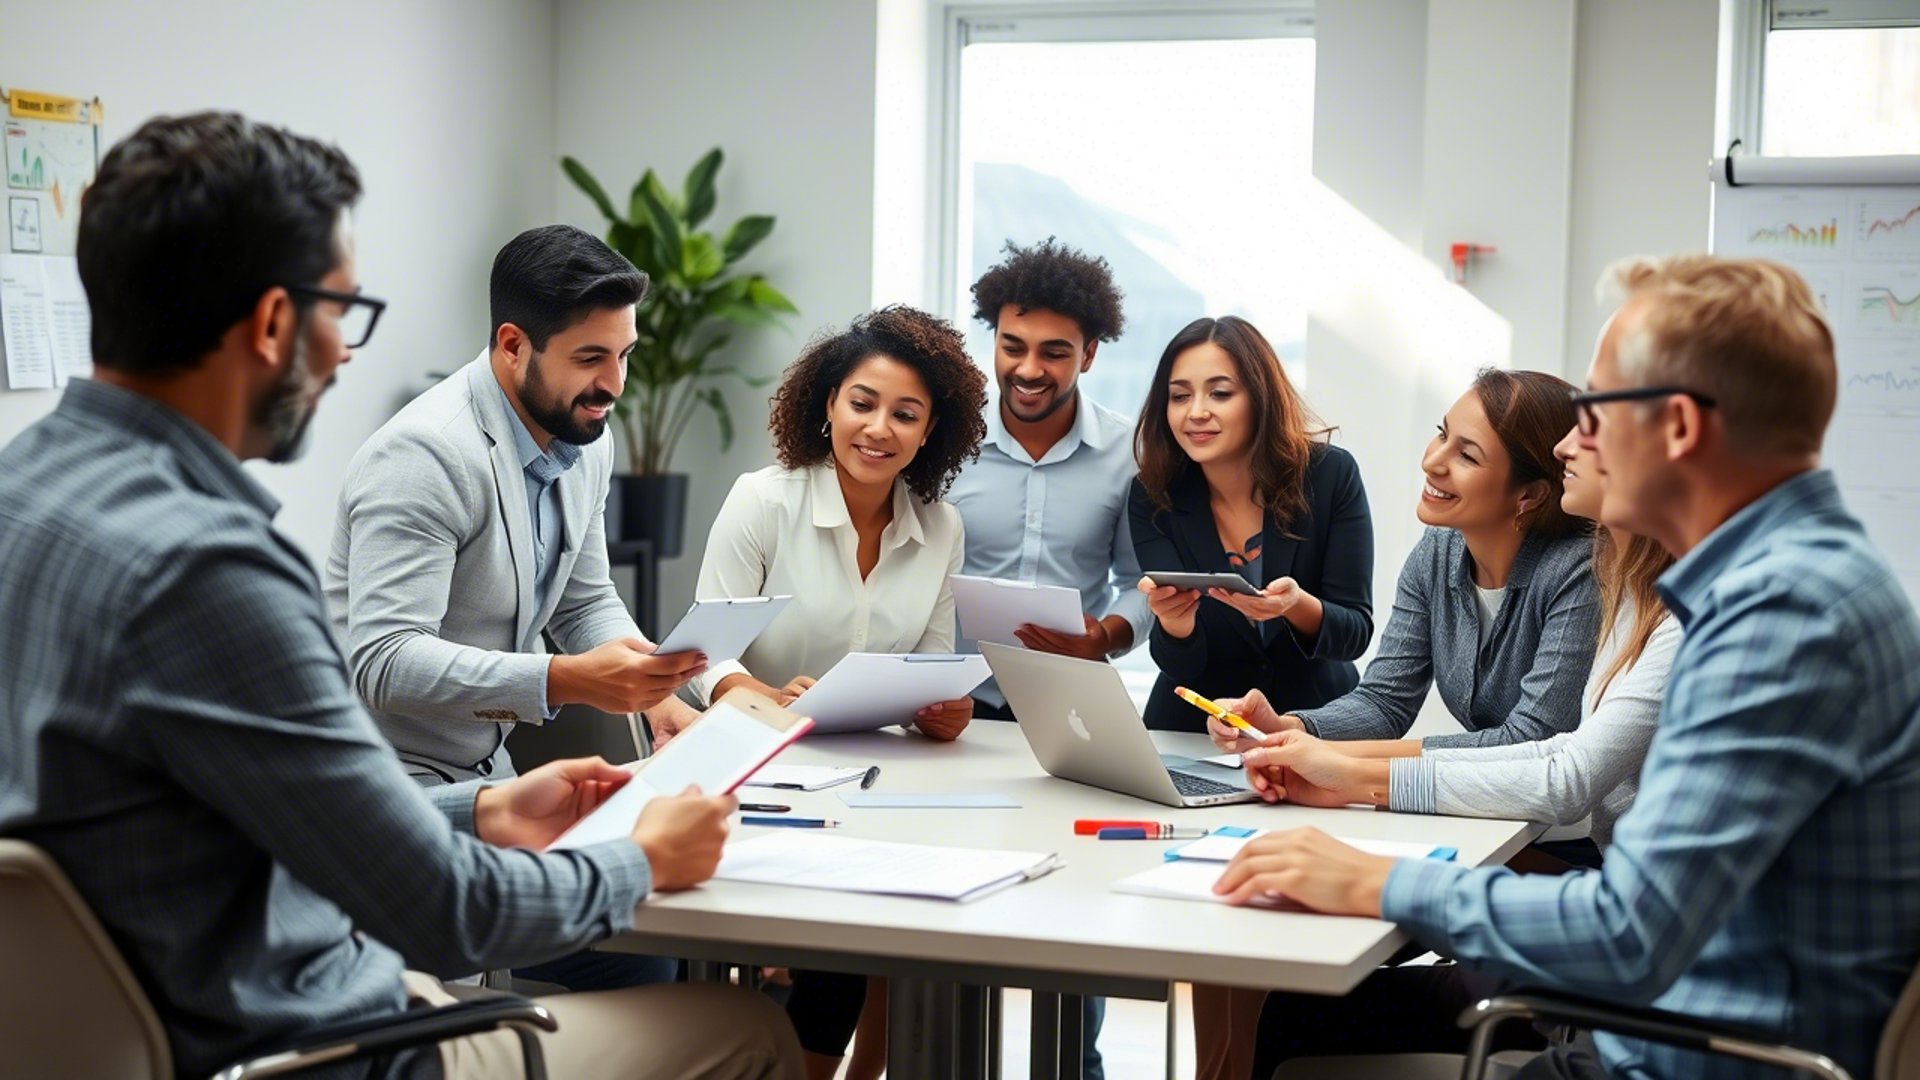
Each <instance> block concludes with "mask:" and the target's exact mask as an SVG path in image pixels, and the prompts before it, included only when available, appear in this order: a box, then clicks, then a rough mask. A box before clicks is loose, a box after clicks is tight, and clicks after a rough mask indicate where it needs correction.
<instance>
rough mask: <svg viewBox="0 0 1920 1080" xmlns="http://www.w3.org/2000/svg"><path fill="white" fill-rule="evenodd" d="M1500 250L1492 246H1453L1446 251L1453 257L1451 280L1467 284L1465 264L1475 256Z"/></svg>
mask: <svg viewBox="0 0 1920 1080" xmlns="http://www.w3.org/2000/svg"><path fill="white" fill-rule="evenodd" d="M1499 250H1500V249H1499V248H1497V247H1494V246H1493V245H1492V244H1454V245H1453V246H1452V247H1450V248H1449V249H1448V253H1449V254H1450V255H1451V256H1452V257H1453V280H1454V281H1455V282H1456V283H1457V284H1461V285H1465V284H1466V283H1467V264H1468V263H1470V262H1472V261H1473V257H1474V256H1476V255H1492V254H1494V253H1496V252H1498V251H1499Z"/></svg>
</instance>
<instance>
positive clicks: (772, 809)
mask: <svg viewBox="0 0 1920 1080" xmlns="http://www.w3.org/2000/svg"><path fill="white" fill-rule="evenodd" d="M740 809H742V810H745V811H747V812H748V813H752V814H784V813H786V812H787V811H789V810H791V809H793V807H791V806H782V805H781V804H779V803H777V802H743V803H741V804H740Z"/></svg>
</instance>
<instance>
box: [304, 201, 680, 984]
mask: <svg viewBox="0 0 1920 1080" xmlns="http://www.w3.org/2000/svg"><path fill="white" fill-rule="evenodd" d="M646 291H647V277H646V275H645V274H643V273H641V272H640V271H639V270H637V269H635V268H634V266H633V264H632V263H629V262H628V261H627V260H626V259H624V258H622V257H621V256H620V255H619V254H618V253H616V252H615V251H614V250H613V249H612V248H609V247H608V246H607V245H606V244H604V243H602V242H601V241H600V240H599V239H597V238H595V237H593V236H591V235H589V234H587V233H585V232H582V231H581V230H579V229H576V228H573V227H571V226H566V225H549V226H545V227H542V228H537V229H530V230H528V231H526V232H524V233H521V234H520V235H519V236H516V237H514V238H513V240H512V241H511V242H509V243H508V244H507V245H506V246H505V247H503V248H501V249H500V253H499V255H498V256H496V257H495V259H494V263H493V276H492V282H491V287H490V293H489V295H490V301H491V321H492V324H493V329H492V334H491V337H490V338H489V341H488V348H487V351H486V352H484V353H482V354H480V356H478V357H477V358H475V359H474V360H473V362H472V363H469V364H468V365H467V366H466V367H465V368H463V369H461V370H460V371H458V372H455V373H454V374H453V375H451V376H449V377H448V378H446V379H445V380H443V381H442V382H440V383H439V384H438V385H437V386H435V387H433V388H432V389H430V390H428V391H427V392H426V393H424V394H422V395H420V397H418V398H416V399H415V400H414V401H413V402H412V403H410V404H408V405H407V406H406V407H405V408H404V409H402V410H400V412H399V413H398V414H397V415H395V416H394V418H393V419H392V420H389V421H388V422H387V423H386V424H385V425H384V426H382V427H381V428H380V430H379V431H376V432H375V433H374V434H373V437H372V438H370V439H369V440H367V443H366V445H365V446H363V447H361V449H360V452H359V453H358V454H356V455H355V456H354V459H353V463H352V464H351V465H350V466H349V467H348V470H347V478H346V482H345V484H344V486H343V487H342V489H341V493H340V506H339V510H338V513H337V515H336V517H335V521H334V534H333V543H332V547H331V550H330V551H329V552H328V555H327V564H326V589H327V603H328V607H329V609H330V610H331V612H332V616H333V625H334V633H335V636H337V637H338V638H339V640H340V643H341V647H342V648H343V649H344V650H345V652H346V654H347V662H348V667H349V669H350V672H351V674H352V677H353V683H354V687H355V689H356V690H357V691H358V692H359V694H360V697H361V698H362V699H363V700H364V701H365V702H366V704H367V707H368V709H369V711H371V712H372V713H373V716H374V719H375V720H376V721H377V722H378V723H379V725H380V730H381V731H382V732H383V733H384V734H385V735H386V737H387V738H388V740H390V741H391V742H392V743H393V745H394V748H395V749H396V750H397V751H399V754H400V759H401V761H402V763H403V764H404V765H405V766H406V768H407V771H408V773H409V774H410V775H412V776H413V777H414V779H416V780H418V781H419V782H421V783H422V784H426V785H428V786H434V785H439V784H447V783H455V782H459V781H463V780H470V779H476V778H479V779H487V778H495V777H503V776H512V775H513V774H514V767H513V761H512V759H511V758H510V757H509V756H508V753H507V750H506V746H505V744H506V738H507V734H508V732H510V731H512V730H513V726H514V724H516V723H535V724H538V723H544V722H545V721H547V720H550V719H552V718H553V717H554V716H555V715H556V714H557V712H558V711H559V709H560V706H562V705H567V704H576V703H577V704H583V705H590V706H592V707H594V708H596V709H600V710H603V711H605V712H610V713H616V714H618V713H632V712H641V711H649V710H650V711H651V714H652V719H653V722H654V724H655V727H656V729H658V730H663V731H675V730H678V729H679V728H680V727H682V726H684V724H685V723H686V722H687V721H688V720H689V719H690V717H691V716H692V710H690V709H689V708H688V707H687V706H686V705H684V704H682V703H681V702H680V701H679V700H678V699H677V698H675V697H674V696H673V692H674V691H675V690H676V689H678V688H679V687H680V686H681V685H682V684H683V683H685V682H686V680H688V679H689V678H691V677H693V676H694V675H696V674H698V673H700V672H701V671H703V670H705V666H706V658H705V657H703V656H700V655H698V654H693V653H676V654H672V655H660V654H656V653H655V652H654V650H653V645H652V643H650V642H649V641H648V640H647V639H646V637H645V636H643V635H642V634H641V632H640V629H639V627H637V626H635V625H634V622H633V619H632V617H631V616H630V615H629V614H628V613H627V609H626V606H625V605H624V604H623V603H622V602H621V600H620V597H619V596H618V594H616V593H615V591H614V587H613V579H612V577H611V576H610V574H609V572H608V560H607V545H606V534H605V531H604V525H603V520H604V508H605V506H606V501H607V489H608V486H609V484H610V483H611V476H612V470H613V447H612V440H609V439H602V438H601V436H602V435H603V434H605V432H606V427H607V417H608V415H609V414H610V413H611V412H612V410H613V407H614V402H615V401H616V400H617V399H618V398H619V396H620V391H621V388H622V387H623V386H624V385H625V382H626V375H627V354H628V353H629V352H631V351H632V349H633V346H634V343H635V342H636V341H637V340H638V338H637V335H636V333H635V329H634V311H635V308H636V306H637V305H638V304H639V303H640V301H641V300H642V299H643V298H644V297H645V295H646ZM543 632H544V633H545V634H547V635H549V636H550V637H551V638H552V640H553V641H554V642H555V644H557V646H558V647H559V649H560V650H561V651H560V652H558V653H553V654H549V653H548V652H547V650H546V648H545V647H544V645H543V642H542V634H543ZM518 974H521V975H523V976H526V977H528V978H533V979H539V980H541V981H544V982H553V983H558V984H560V985H562V986H566V987H569V988H571V989H575V990H584V989H611V988H617V987H622V986H632V985H640V984H644V983H649V982H660V981H666V980H670V979H672V978H673V974H674V964H673V962H672V961H670V960H665V959H661V958H656V957H630V956H621V955H617V954H612V953H592V952H588V953H581V954H578V955H575V956H569V957H565V958H562V959H561V960H558V961H554V962H552V963H549V964H544V965H540V966H538V967H532V968H523V969H519V971H518Z"/></svg>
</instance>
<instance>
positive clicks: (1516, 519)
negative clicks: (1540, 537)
mask: <svg viewBox="0 0 1920 1080" xmlns="http://www.w3.org/2000/svg"><path fill="white" fill-rule="evenodd" d="M1513 531H1514V532H1526V531H1527V529H1526V526H1524V525H1522V524H1520V515H1519V514H1515V515H1513Z"/></svg>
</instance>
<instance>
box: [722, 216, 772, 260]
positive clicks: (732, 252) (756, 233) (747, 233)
mask: <svg viewBox="0 0 1920 1080" xmlns="http://www.w3.org/2000/svg"><path fill="white" fill-rule="evenodd" d="M771 232H773V217H772V216H771V215H769V214H749V215H748V216H746V217H743V218H741V219H740V220H739V221H736V222H734V223H733V228H731V229H728V230H727V239H726V240H725V241H724V242H723V243H722V244H721V245H720V246H721V249H722V250H724V251H725V252H726V253H727V261H728V262H730V263H731V262H734V261H736V260H738V259H739V258H740V257H741V256H742V255H745V254H746V253H747V252H749V251H752V250H753V249H754V247H755V246H756V245H758V244H759V243H760V241H762V240H765V239H766V238H767V234H768V233H771Z"/></svg>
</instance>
